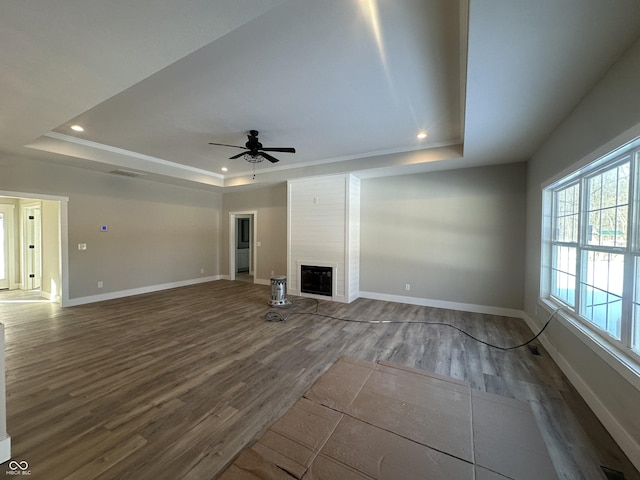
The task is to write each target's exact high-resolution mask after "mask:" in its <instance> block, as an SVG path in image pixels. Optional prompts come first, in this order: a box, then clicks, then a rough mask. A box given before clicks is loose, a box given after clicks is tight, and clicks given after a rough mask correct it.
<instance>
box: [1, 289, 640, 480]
mask: <svg viewBox="0 0 640 480" xmlns="http://www.w3.org/2000/svg"><path fill="white" fill-rule="evenodd" d="M269 296H270V288H269V287H268V286H262V285H253V284H247V283H241V282H229V281H217V282H211V283H206V284H200V285H195V286H190V287H184V288H178V289H173V290H168V291H164V292H157V293H152V294H146V295H139V296H135V297H129V298H124V299H118V300H112V301H107V302H102V303H96V304H91V305H85V306H78V307H68V308H61V307H60V306H58V305H56V304H50V303H16V302H9V303H3V302H2V301H1V300H2V297H1V294H0V321H1V322H2V323H4V324H5V339H6V378H7V417H8V432H9V434H10V435H11V437H12V454H13V458H14V459H16V460H19V461H27V462H28V463H29V470H30V471H31V476H30V478H32V479H47V480H56V479H82V480H89V479H99V480H113V479H132V478H135V479H137V480H146V479H149V480H158V479H170V480H172V479H187V480H189V479H191V480H209V479H214V478H216V477H217V476H218V475H219V474H220V473H221V472H222V471H223V470H224V468H225V467H226V466H227V465H228V464H229V463H231V461H232V460H233V459H234V457H235V456H236V455H237V454H238V453H239V452H240V450H241V449H242V448H243V447H245V446H246V445H248V444H250V443H252V442H253V441H254V440H255V439H256V438H257V437H259V436H260V435H261V434H262V433H263V432H264V431H265V429H266V428H267V427H269V426H270V425H271V424H272V423H273V422H274V421H275V420H276V419H277V418H278V417H279V416H280V415H282V414H283V413H284V412H285V411H286V410H287V409H288V408H289V407H290V406H291V405H292V404H293V403H294V402H295V401H296V400H297V399H298V398H299V397H300V396H301V395H302V394H303V393H304V392H305V391H306V390H307V389H308V388H309V387H310V386H311V385H312V384H313V382H314V381H315V380H316V379H317V378H318V377H319V376H320V375H321V374H322V373H323V372H324V371H326V370H327V369H328V368H329V366H330V365H331V364H333V362H335V361H336V360H337V359H338V358H339V357H340V356H342V355H351V356H354V357H357V358H361V359H363V360H367V361H377V360H389V361H392V362H396V363H401V364H405V365H408V366H410V367H415V368H420V369H424V370H427V371H431V372H435V373H438V374H442V375H449V376H451V377H454V378H458V379H462V380H466V381H468V382H469V383H470V384H471V385H472V386H473V387H474V388H477V389H480V390H484V391H487V392H491V393H496V394H499V395H503V396H507V397H512V398H517V399H520V400H526V401H529V403H530V405H531V407H532V409H533V412H534V414H535V416H536V419H537V421H538V424H539V426H540V429H541V432H542V435H543V437H544V438H545V441H546V442H547V445H548V447H549V452H550V455H551V458H552V460H553V462H554V465H555V467H556V469H557V471H558V474H559V476H560V478H563V479H604V478H605V476H604V474H603V473H602V470H601V468H600V466H601V465H604V466H607V467H609V468H613V469H616V470H620V471H623V472H624V473H625V475H626V477H625V478H627V479H636V480H637V479H640V475H639V474H638V472H637V471H636V470H635V469H634V468H633V466H632V464H631V463H630V462H629V460H628V459H627V458H626V457H625V456H624V454H623V453H622V452H621V450H620V449H619V448H618V446H617V445H616V444H615V442H614V441H613V440H612V438H611V437H610V435H609V434H608V433H607V432H606V430H605V429H604V428H603V427H602V425H601V424H600V423H599V422H598V420H597V419H596V418H595V417H594V415H593V414H592V413H591V411H590V410H589V408H588V407H587V406H586V405H585V403H584V402H583V401H582V400H581V398H580V397H579V395H578V394H577V393H576V391H575V390H574V389H573V387H572V386H571V385H570V384H569V383H568V381H567V380H566V378H565V377H564V376H563V375H562V373H561V372H560V371H559V369H558V368H557V366H556V365H555V364H554V362H553V361H552V360H551V358H550V357H549V356H548V355H547V354H546V352H545V351H544V348H543V347H542V346H541V345H540V344H539V343H537V342H536V345H538V348H539V349H540V352H541V353H542V355H540V356H535V355H532V354H531V353H530V351H529V350H528V349H527V348H522V349H518V350H515V351H510V352H503V351H499V350H496V349H492V348H490V347H487V346H485V345H482V344H479V343H477V342H474V341H473V340H471V339H470V338H468V337H466V336H463V335H461V334H460V333H458V332H457V331H455V330H454V329H451V328H447V327H442V326H433V325H424V324H416V323H411V324H370V323H353V322H344V321H340V320H335V319H331V318H327V317H319V316H312V315H292V316H290V317H289V318H288V319H287V320H286V321H284V322H268V321H266V320H265V314H266V313H267V312H268V311H269V310H271V309H270V307H269V305H268V299H269ZM301 306H302V307H306V308H308V309H311V310H315V308H316V305H315V303H314V302H313V301H310V300H308V299H305V300H302V301H301V302H300V303H298V304H297V307H296V309H297V308H298V307H301ZM278 311H280V312H282V313H283V314H287V313H289V312H290V310H286V309H279V310H278ZM297 311H300V310H297ZM318 311H319V312H321V313H323V314H327V315H333V316H341V317H347V318H351V319H360V320H402V321H435V322H450V323H452V324H454V325H456V326H458V327H460V328H463V329H465V330H467V331H468V332H469V333H471V334H473V335H475V336H478V337H481V338H483V339H485V340H487V341H490V342H495V343H499V344H502V345H506V344H517V343H520V342H522V341H524V340H526V339H528V338H529V337H531V336H532V333H531V331H530V330H529V329H528V328H527V326H526V324H525V323H524V322H523V321H522V320H519V319H513V318H504V317H498V316H492V315H480V314H473V313H464V312H454V311H450V310H442V309H436V308H429V307H418V306H413V305H405V304H398V303H390V302H383V301H377V300H367V299H359V300H356V301H355V302H353V303H352V304H349V305H345V304H339V303H332V302H328V301H320V302H319V304H318ZM522 434H523V436H526V434H527V433H526V432H522ZM3 468H6V464H5V465H4V466H2V467H0V472H1V471H2V469H3Z"/></svg>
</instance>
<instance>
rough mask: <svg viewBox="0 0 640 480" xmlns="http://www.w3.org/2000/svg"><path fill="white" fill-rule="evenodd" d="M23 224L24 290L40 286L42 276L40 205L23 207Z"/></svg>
mask: <svg viewBox="0 0 640 480" xmlns="http://www.w3.org/2000/svg"><path fill="white" fill-rule="evenodd" d="M23 215H24V217H23V224H24V247H23V248H24V250H23V251H24V269H25V270H24V285H26V287H25V290H34V289H38V288H40V278H41V277H42V229H41V222H40V205H34V206H26V207H24V209H23Z"/></svg>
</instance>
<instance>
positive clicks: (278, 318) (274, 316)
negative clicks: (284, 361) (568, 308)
mask: <svg viewBox="0 0 640 480" xmlns="http://www.w3.org/2000/svg"><path fill="white" fill-rule="evenodd" d="M312 300H314V299H312ZM298 302H300V300H296V301H294V302H293V303H289V304H287V305H283V306H282V307H280V308H287V309H291V311H290V312H289V313H288V314H286V315H283V314H281V313H280V312H278V311H276V310H269V311H268V312H267V314H266V315H265V319H266V320H267V321H269V322H285V321H287V320H288V319H289V317H291V316H293V315H313V316H317V317H323V318H330V319H333V320H340V321H343V322H353V323H374V324H398V323H400V324H401V323H406V324H411V323H417V324H422V325H440V326H443V327H450V328H453V329H455V330H457V331H459V332H460V333H462V334H464V335H466V336H467V337H469V338H471V339H472V340H475V341H476V342H479V343H482V344H484V345H487V346H489V347H492V348H496V349H498V350H503V351H507V350H515V349H517V348H521V347H524V346H526V345H529V344H530V343H531V342H533V341H534V340H536V339H537V338H538V337H539V336H540V335H542V332H544V331H545V329H546V328H547V326H548V325H549V323H551V320H552V319H553V317H555V315H556V313H558V312H559V311H560V310H561V309H562V308H563V307H558V308H556V309H555V310H554V311H553V312H551V315H550V316H549V319H548V320H547V322H546V323H545V324H544V326H543V327H542V329H541V330H540V331H539V332H538V333H537V334H536V335H534V336H533V337H532V338H530V339H529V340H527V341H526V342H524V343H521V344H519V345H514V346H511V347H502V346H500V345H494V344H493V343H489V342H485V341H484V340H481V339H479V338H477V337H474V336H473V335H471V334H470V333H468V332H466V331H464V330H463V329H461V328H459V327H456V326H455V325H452V324H450V323H446V322H427V321H424V320H356V319H352V318H344V317H336V316H333V315H327V314H324V313H318V301H317V300H315V303H316V308H315V311H310V310H307V309H305V308H303V307H298V306H297V303H298ZM296 308H299V309H301V310H303V311H302V312H297V311H295V309H296Z"/></svg>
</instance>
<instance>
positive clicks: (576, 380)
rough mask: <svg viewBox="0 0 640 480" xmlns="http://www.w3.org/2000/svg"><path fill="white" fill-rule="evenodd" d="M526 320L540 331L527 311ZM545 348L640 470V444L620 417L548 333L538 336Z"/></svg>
mask: <svg viewBox="0 0 640 480" xmlns="http://www.w3.org/2000/svg"><path fill="white" fill-rule="evenodd" d="M523 319H524V321H525V322H526V323H527V325H528V326H529V328H530V329H531V330H532V331H533V332H536V333H537V332H538V331H539V330H540V328H542V327H541V326H540V325H537V324H536V323H535V322H534V321H533V319H532V318H531V317H530V316H529V315H527V314H526V313H525V314H524V316H523ZM538 339H539V340H540V342H541V343H542V345H543V346H544V348H545V350H547V352H548V353H549V355H551V358H552V359H553V361H554V362H556V364H557V365H558V367H559V368H560V370H562V373H564V374H565V375H566V377H567V378H568V379H569V381H570V382H571V384H572V385H573V386H574V387H575V389H576V390H577V391H578V393H579V394H580V396H581V397H582V398H583V400H584V401H585V402H586V403H587V405H589V408H591V410H592V411H593V413H594V414H595V416H596V417H598V420H600V422H602V425H604V428H605V429H606V430H607V431H608V432H609V433H610V434H611V436H612V437H613V439H614V440H615V441H616V443H617V444H618V446H619V447H620V448H621V449H622V451H623V452H624V453H625V454H626V455H627V457H628V458H629V460H630V461H631V463H633V465H634V466H635V467H636V468H637V469H638V470H640V444H638V442H637V441H636V440H635V439H634V438H633V436H631V435H630V434H629V432H627V430H626V429H625V428H624V426H623V425H621V424H620V422H618V419H617V418H616V417H615V416H614V415H613V414H612V413H611V412H610V411H609V409H608V408H607V407H606V406H605V405H604V404H603V403H602V401H601V400H600V398H599V397H598V395H596V393H595V392H594V391H593V390H592V389H591V388H590V387H589V384H588V383H587V382H585V381H584V379H583V378H582V377H581V376H580V374H578V372H576V371H575V369H574V368H573V366H572V365H571V363H569V362H568V361H567V360H566V359H565V358H564V356H563V355H562V353H560V351H559V350H558V349H556V348H555V346H554V345H553V344H552V343H551V342H550V341H549V339H548V338H547V337H546V333H544V332H543V333H542V335H540V336H539V337H538Z"/></svg>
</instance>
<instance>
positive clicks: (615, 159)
mask: <svg viewBox="0 0 640 480" xmlns="http://www.w3.org/2000/svg"><path fill="white" fill-rule="evenodd" d="M638 172H640V140H636V141H635V142H632V143H631V144H629V145H628V146H627V147H626V148H625V149H624V150H620V151H618V152H617V153H614V154H610V155H608V156H607V157H606V158H605V159H602V160H599V161H598V162H595V163H594V164H592V165H589V166H588V167H586V168H583V169H581V170H580V171H577V172H574V173H573V174H572V175H570V176H569V177H567V178H565V179H563V180H560V181H558V182H556V183H554V184H553V185H551V186H549V187H547V188H546V189H545V192H547V194H548V195H547V198H550V200H551V201H550V203H549V205H548V207H547V208H548V212H549V213H550V227H551V228H550V232H549V237H550V238H549V239H548V240H549V242H548V243H546V245H548V248H549V251H548V252H547V253H546V256H547V258H549V259H550V262H549V268H547V269H546V270H545V271H544V272H545V275H547V276H548V277H547V278H546V280H547V285H548V295H546V296H547V297H548V298H549V299H550V300H552V301H553V302H555V303H557V304H561V305H564V306H565V307H567V308H566V310H568V311H571V312H572V316H573V317H574V318H575V319H576V320H577V321H579V322H581V323H582V324H584V325H586V326H588V327H589V328H590V329H592V330H594V331H596V332H598V333H600V334H601V337H604V338H606V339H607V340H608V341H609V343H610V344H612V345H613V346H615V347H617V348H618V349H623V350H625V351H626V352H627V353H631V354H632V355H633V356H635V357H636V358H640V212H639V211H638V210H640V209H638V208H637V207H636V205H639V202H640V192H639V190H640V178H638V177H639V173H638ZM545 248H546V247H545Z"/></svg>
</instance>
